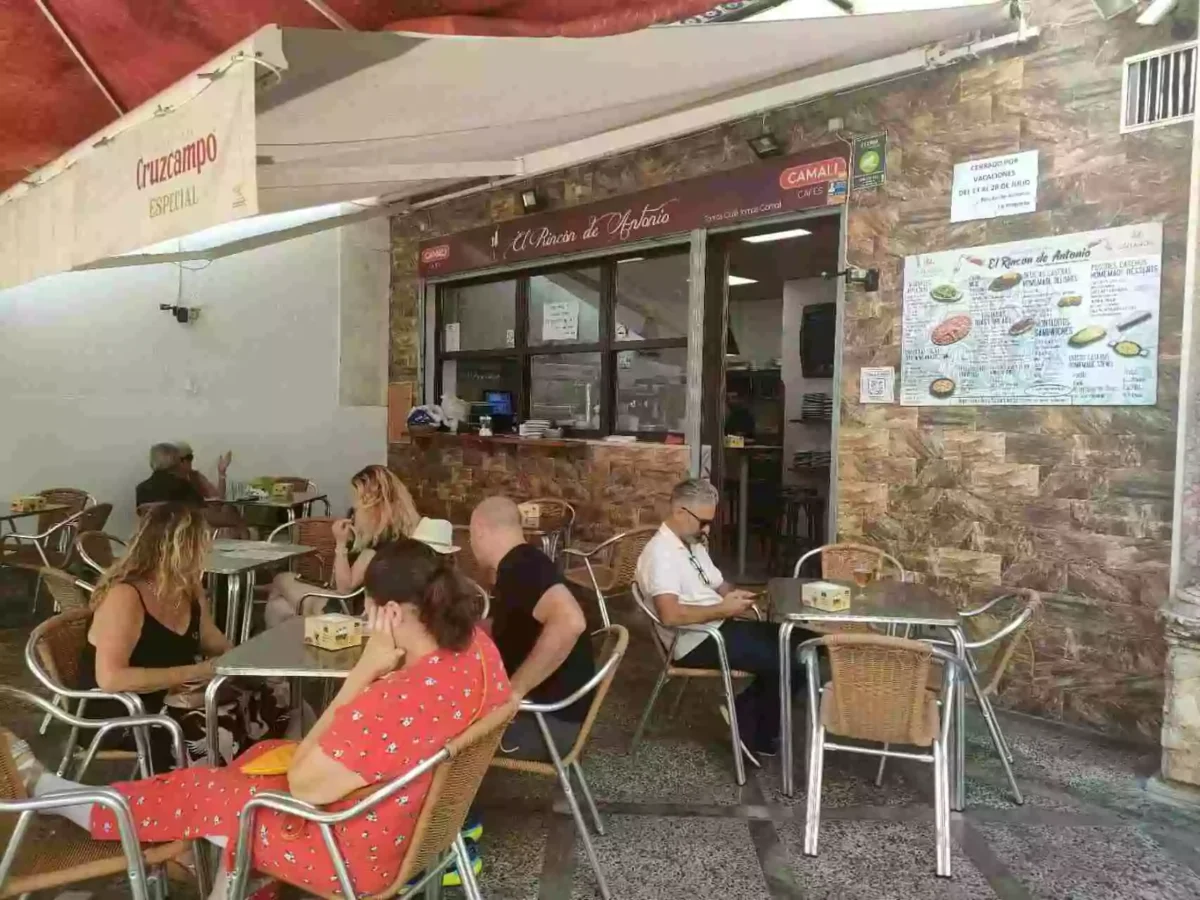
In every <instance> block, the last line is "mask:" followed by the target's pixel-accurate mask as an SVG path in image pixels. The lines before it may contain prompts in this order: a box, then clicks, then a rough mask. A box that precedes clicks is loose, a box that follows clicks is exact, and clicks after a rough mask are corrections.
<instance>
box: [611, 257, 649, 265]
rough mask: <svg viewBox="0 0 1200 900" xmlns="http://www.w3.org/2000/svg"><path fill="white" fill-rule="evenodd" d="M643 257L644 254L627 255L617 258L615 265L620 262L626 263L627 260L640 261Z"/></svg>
mask: <svg viewBox="0 0 1200 900" xmlns="http://www.w3.org/2000/svg"><path fill="white" fill-rule="evenodd" d="M645 258H646V257H644V256H627V257H625V258H624V259H618V260H617V265H620V264H621V263H627V262H642V261H643V260H645Z"/></svg>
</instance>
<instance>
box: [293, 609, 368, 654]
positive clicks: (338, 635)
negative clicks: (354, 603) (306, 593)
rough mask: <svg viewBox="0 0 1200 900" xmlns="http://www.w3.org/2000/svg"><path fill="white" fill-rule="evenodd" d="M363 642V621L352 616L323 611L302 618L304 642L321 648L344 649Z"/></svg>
mask: <svg viewBox="0 0 1200 900" xmlns="http://www.w3.org/2000/svg"><path fill="white" fill-rule="evenodd" d="M362 642H363V622H362V619H357V618H355V617H354V616H344V615H342V614H341V613H325V614H324V615H320V616H308V617H306V618H305V620H304V643H306V644H309V645H310V646H313V647H319V648H321V649H322V650H345V649H346V648H348V647H357V646H359V645H360V644H362Z"/></svg>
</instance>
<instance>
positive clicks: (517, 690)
mask: <svg viewBox="0 0 1200 900" xmlns="http://www.w3.org/2000/svg"><path fill="white" fill-rule="evenodd" d="M533 617H534V618H535V619H537V620H538V621H539V622H540V623H541V625H542V633H541V634H540V635H538V639H537V642H536V643H535V644H534V645H533V649H532V650H530V651H529V655H528V656H527V657H525V661H524V662H523V663H521V665H520V666H519V667H518V668H517V671H516V672H514V673H513V674H512V677H511V678H510V679H509V681H510V683H511V684H512V690H513V693H514V694H517V695H519V696H522V697H524V696H526V695H528V694H529V692H530V691H532V690H533V689H534V688H535V687H537V686H538V685H539V684H541V683H542V682H543V681H545V680H546V679H547V678H549V677H550V676H551V675H552V674H554V672H555V671H556V670H557V669H558V667H559V666H561V665H562V664H563V661H564V660H565V659H566V658H567V656H568V655H569V654H570V652H571V648H572V647H574V646H575V642H576V641H577V640H579V636H580V635H581V634H583V632H584V631H585V630H587V619H585V618H584V615H583V610H582V609H580V608H579V604H578V603H577V602H576V600H575V597H574V596H573V595H572V594H571V592H570V591H569V590H567V588H566V586H565V585H562V584H556V585H554V586H553V587H551V588H550V589H549V590H548V591H546V593H544V594H542V596H541V597H540V598H539V599H538V602H537V606H535V607H534V608H533Z"/></svg>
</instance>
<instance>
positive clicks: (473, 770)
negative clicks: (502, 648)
mask: <svg viewBox="0 0 1200 900" xmlns="http://www.w3.org/2000/svg"><path fill="white" fill-rule="evenodd" d="M517 705H518V702H517V701H516V700H511V701H509V702H508V703H506V704H504V705H503V706H500V707H498V708H496V709H494V710H492V711H491V712H490V713H488V714H487V715H486V716H484V717H483V718H482V719H480V720H479V721H478V722H476V723H475V724H474V725H472V726H471V727H470V728H468V729H467V730H466V731H464V732H463V733H462V734H460V735H459V736H458V737H456V738H455V739H454V740H452V741H451V742H450V743H449V744H448V745H447V747H446V749H447V750H449V751H450V758H449V759H448V760H447V761H446V762H444V763H442V764H441V765H440V766H438V767H437V768H436V769H434V771H433V781H432V783H431V784H430V786H429V792H428V793H427V794H426V795H425V803H424V804H423V805H422V807H421V814H420V816H418V817H417V824H416V828H415V829H414V830H413V835H412V839H411V840H410V842H409V848H410V849H409V851H408V853H407V854H405V857H404V862H403V863H402V864H401V866H400V872H399V874H398V875H397V877H396V880H395V881H394V882H393V883H392V885H391V886H390V887H389V888H388V890H386V891H384V892H383V893H381V894H377V895H376V898H378V900H383V898H386V897H394V896H396V895H397V894H399V893H402V892H403V890H404V886H405V885H406V884H408V882H409V881H411V880H412V879H413V878H414V877H415V876H417V875H419V874H420V873H421V872H423V871H425V869H427V868H428V867H430V866H431V865H434V864H436V863H437V862H439V861H440V860H441V858H442V857H443V856H444V855H445V854H446V852H447V851H448V850H449V849H450V845H451V844H453V843H454V839H455V838H456V837H458V834H459V832H460V831H461V830H462V827H463V823H464V822H465V821H466V819H467V811H468V810H469V808H470V806H471V803H472V802H474V800H475V795H476V794H477V793H478V792H479V785H480V784H482V783H483V776H484V775H485V774H487V769H488V764H489V763H491V761H492V757H493V756H495V755H496V749H497V748H498V747H499V746H500V738H501V737H503V735H504V730H505V729H506V728H508V724H509V723H510V722H511V721H512V720H513V716H515V715H516V713H517Z"/></svg>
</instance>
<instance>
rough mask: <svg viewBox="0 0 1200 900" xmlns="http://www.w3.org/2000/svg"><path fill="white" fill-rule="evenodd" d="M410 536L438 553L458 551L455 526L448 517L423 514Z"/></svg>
mask: <svg viewBox="0 0 1200 900" xmlns="http://www.w3.org/2000/svg"><path fill="white" fill-rule="evenodd" d="M410 537H411V538H412V539H413V540H414V541H420V542H421V543H422V544H425V545H426V546H427V547H429V548H431V549H432V550H434V551H436V552H437V553H442V554H449V553H457V552H458V549H459V548H458V547H455V546H454V526H453V525H451V524H450V522H449V521H448V520H446V519H427V518H425V517H424V516H422V517H421V521H420V522H418V523H417V527H416V528H414V529H413V533H412V534H411V535H410Z"/></svg>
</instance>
